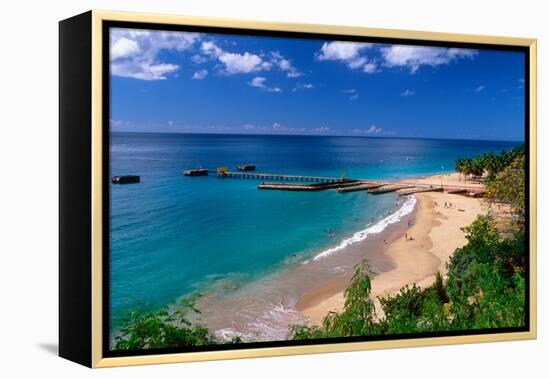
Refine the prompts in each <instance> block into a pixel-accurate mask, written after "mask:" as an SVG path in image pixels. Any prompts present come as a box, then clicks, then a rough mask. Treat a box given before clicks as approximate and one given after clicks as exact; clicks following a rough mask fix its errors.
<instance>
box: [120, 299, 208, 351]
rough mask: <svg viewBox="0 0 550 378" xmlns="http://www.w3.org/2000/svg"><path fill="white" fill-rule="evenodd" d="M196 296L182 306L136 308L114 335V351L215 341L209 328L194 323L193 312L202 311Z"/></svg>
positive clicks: (201, 343)
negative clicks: (191, 314)
mask: <svg viewBox="0 0 550 378" xmlns="http://www.w3.org/2000/svg"><path fill="white" fill-rule="evenodd" d="M195 298H196V297H191V298H189V299H184V300H182V301H181V304H180V305H181V309H178V310H176V311H169V309H168V308H163V309H161V310H156V311H153V310H150V309H147V308H144V307H143V306H142V307H141V308H137V309H135V310H133V311H131V312H130V313H129V314H128V316H127V317H126V318H125V319H124V320H123V322H122V326H121V328H120V334H119V335H117V336H116V337H115V345H114V350H139V349H151V348H167V347H189V346H193V345H206V344H212V342H213V341H214V340H213V339H212V338H211V337H210V336H209V335H208V329H207V328H205V327H202V326H197V325H193V324H192V323H191V322H190V321H189V320H188V319H189V315H190V313H195V314H199V313H200V312H199V310H197V309H196V308H195Z"/></svg>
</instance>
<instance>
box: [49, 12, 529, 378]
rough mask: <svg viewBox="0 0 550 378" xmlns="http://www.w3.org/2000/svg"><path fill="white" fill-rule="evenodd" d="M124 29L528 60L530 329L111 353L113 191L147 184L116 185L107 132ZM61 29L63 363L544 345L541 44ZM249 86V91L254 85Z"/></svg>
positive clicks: (85, 21)
mask: <svg viewBox="0 0 550 378" xmlns="http://www.w3.org/2000/svg"><path fill="white" fill-rule="evenodd" d="M123 27H127V28H132V29H138V30H141V29H147V30H160V31H171V32H184V31H188V32H196V33H214V34H215V33H221V34H223V35H244V36H250V37H254V38H262V37H270V38H271V37H273V38H286V39H289V40H293V39H305V40H314V41H318V42H319V43H321V42H322V41H327V40H330V41H348V42H357V43H386V44H397V45H411V44H414V45H421V46H430V47H441V48H471V49H480V50H483V49H493V50H502V51H517V52H521V53H523V54H524V69H525V76H524V78H523V79H524V81H523V82H522V86H521V90H522V93H523V94H524V103H523V104H522V105H523V106H524V108H523V111H524V114H525V117H524V120H525V122H524V130H523V131H524V135H525V138H524V143H525V161H526V176H525V177H526V178H525V180H526V181H525V184H526V185H525V188H526V192H525V209H524V210H525V230H524V232H525V240H526V246H527V248H526V251H527V252H526V255H525V260H526V263H525V264H526V265H525V307H524V310H525V320H526V321H525V324H524V326H523V327H518V328H506V327H502V328H496V329H494V330H492V331H488V330H487V329H477V330H464V331H463V332H454V331H453V332H451V331H449V332H440V333H438V334H422V333H417V334H394V335H385V336H376V337H370V338H334V339H317V340H313V339H312V340H299V341H294V340H292V341H290V340H275V341H274V342H267V343H264V342H257V343H249V344H247V343H236V344H230V345H229V344H224V345H218V346H209V345H203V346H201V347H197V348H194V349H186V350H184V349H182V348H165V349H163V350H161V349H154V350H145V349H144V350H138V351H133V352H113V351H112V350H111V349H110V346H109V345H110V341H109V340H110V337H112V335H110V333H109V332H110V328H109V326H108V323H109V296H110V291H109V284H110V282H109V279H110V278H109V277H110V276H109V269H110V265H109V258H108V256H109V248H110V244H109V242H110V241H109V232H110V230H109V228H108V224H109V212H110V207H109V204H110V202H109V191H110V190H111V188H112V185H115V184H114V182H115V181H116V180H119V181H120V180H122V181H124V180H130V181H132V180H134V179H135V180H138V181H139V177H137V178H132V177H127V176H123V177H122V178H121V177H119V178H116V179H115V177H114V176H115V174H117V173H116V172H112V171H111V169H110V167H111V166H110V155H109V148H110V144H109V142H110V139H109V133H110V132H109V126H110V125H111V124H112V122H111V121H112V118H111V114H110V112H109V109H110V107H112V106H113V102H112V101H113V98H110V97H112V92H110V90H111V89H112V88H110V80H111V77H110V75H109V72H110V71H109V67H110V60H109V51H111V50H110V34H109V33H110V30H111V29H112V28H123ZM59 28H60V29H59V30H60V33H59V44H60V48H59V74H60V75H59V77H60V79H59V89H60V95H59V118H60V119H59V127H60V143H59V150H60V152H59V154H60V163H59V164H60V178H59V185H60V193H59V200H60V205H59V211H60V229H59V355H60V356H61V357H63V358H66V359H69V360H71V361H74V362H76V363H79V364H82V365H84V366H87V367H92V368H99V367H115V366H130V365H143V364H157V363H174V362H188V361H208V360H219V359H236V358H252V357H267V356H283V355H300V354H311V353H327V352H347V351H359V350H372V349H387V348H398V347H399V348H403V347H418V346H436V345H449V344H465V343H480V342H496V341H512V340H527V339H535V338H536V329H537V327H536V322H537V319H536V303H537V291H536V272H537V266H536V221H537V219H536V209H537V207H536V203H537V199H536V198H537V181H536V172H537V171H536V141H537V136H536V122H537V118H536V113H537V109H536V104H537V101H536V98H537V91H536V83H537V79H536V78H537V74H536V69H537V67H536V40H535V39H527V38H512V37H497V36H481V35H468V34H453V33H436V32H423V31H405V30H392V29H375V28H366V27H352V26H333V25H314V24H291V23H278V22H277V23H275V22H259V21H244V20H230V19H217V18H208V17H204V18H203V17H189V16H175V15H155V14H140V13H126V12H110V11H96V10H93V11H89V12H86V13H83V14H81V15H78V16H75V17H72V18H69V19H66V20H63V21H61V22H60V24H59ZM111 47H112V46H111ZM411 70H413V69H411ZM414 70H416V69H414ZM160 75H161V76H162V74H160ZM161 79H163V78H161ZM264 79H265V78H264ZM250 83H253V81H250ZM250 83H249V86H253V85H252V84H250ZM257 87H258V88H261V89H262V90H265V91H267V90H268V88H267V87H265V83H264V82H263V81H262V82H258V83H257ZM264 88H266V89H264ZM273 88H274V87H273ZM479 88H481V86H480V87H479ZM273 90H274V89H273ZM481 90H483V89H480V91H481ZM274 91H275V90H274ZM409 93H412V92H409ZM403 96H406V95H403ZM182 168H183V167H182ZM219 173H220V172H218V174H219ZM222 174H223V172H222ZM342 180H345V176H342ZM445 207H446V203H445ZM331 233H332V232H331ZM385 242H386V240H384V243H385Z"/></svg>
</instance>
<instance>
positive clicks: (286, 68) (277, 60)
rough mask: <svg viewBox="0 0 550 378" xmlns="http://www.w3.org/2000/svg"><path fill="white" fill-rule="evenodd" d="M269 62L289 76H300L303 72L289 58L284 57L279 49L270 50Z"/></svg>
mask: <svg viewBox="0 0 550 378" xmlns="http://www.w3.org/2000/svg"><path fill="white" fill-rule="evenodd" d="M271 63H272V64H273V65H275V66H276V67H278V68H279V69H280V70H281V71H283V72H286V75H287V76H288V77H291V78H296V77H300V76H302V75H303V74H302V73H301V72H300V71H298V70H297V69H296V68H295V67H294V66H293V65H292V62H291V61H290V60H289V59H286V58H285V57H284V56H283V55H282V54H281V53H280V52H279V51H272V52H271Z"/></svg>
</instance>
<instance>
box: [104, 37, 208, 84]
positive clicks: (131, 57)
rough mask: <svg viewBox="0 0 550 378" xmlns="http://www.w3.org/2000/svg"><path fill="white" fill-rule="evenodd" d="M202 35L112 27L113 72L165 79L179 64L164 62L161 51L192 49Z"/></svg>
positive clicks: (111, 52) (135, 77) (142, 77)
mask: <svg viewBox="0 0 550 378" xmlns="http://www.w3.org/2000/svg"><path fill="white" fill-rule="evenodd" d="M199 38H200V35H199V34H198V33H187V32H167V31H150V30H134V29H121V28H116V29H113V31H112V32H111V38H110V55H111V56H110V59H111V74H112V75H114V76H121V77H129V78H134V79H139V80H164V79H166V78H167V75H168V74H170V73H173V72H175V71H177V70H178V69H179V66H178V65H176V64H171V63H166V62H162V61H161V60H160V59H159V57H158V55H159V53H160V52H161V51H164V50H168V51H185V50H189V49H191V48H192V46H193V44H194V43H195V42H196V41H198V40H199Z"/></svg>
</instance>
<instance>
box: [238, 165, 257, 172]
mask: <svg viewBox="0 0 550 378" xmlns="http://www.w3.org/2000/svg"><path fill="white" fill-rule="evenodd" d="M237 170H239V171H248V172H250V171H255V170H256V166H255V165H250V164H243V165H239V166H238V167H237Z"/></svg>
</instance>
